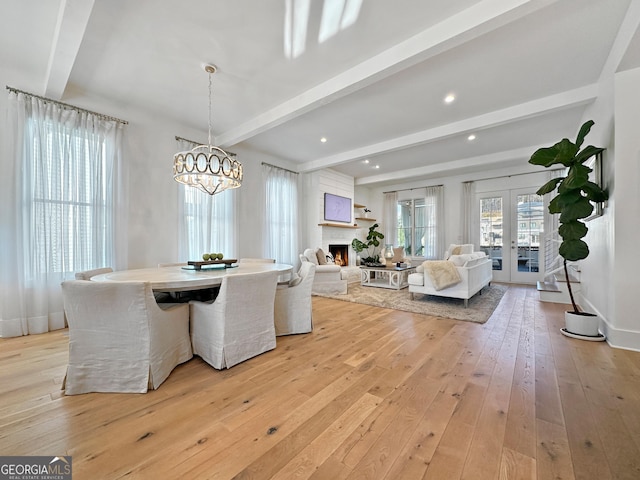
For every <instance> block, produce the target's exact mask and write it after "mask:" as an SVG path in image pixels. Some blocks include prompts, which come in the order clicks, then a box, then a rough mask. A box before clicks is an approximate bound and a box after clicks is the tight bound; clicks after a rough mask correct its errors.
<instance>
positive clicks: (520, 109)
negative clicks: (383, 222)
mask: <svg viewBox="0 0 640 480" xmlns="http://www.w3.org/2000/svg"><path fill="white" fill-rule="evenodd" d="M598 90H599V85H598V84H591V85H587V86H586V87H581V88H576V89H574V90H569V91H566V92H562V93H558V94H555V95H549V96H548V97H544V98H539V99H536V100H532V101H530V102H525V103H521V104H519V105H514V106H511V107H507V108H503V109H501V110H495V111H493V112H489V113H485V114H482V115H478V116H476V117H471V118H467V119H464V120H460V121H458V122H453V123H449V124H446V125H441V126H438V127H434V128H430V129H427V130H422V131H420V132H415V133H412V134H409V135H404V136H401V137H396V138H392V139H390V140H385V141H383V142H378V143H374V144H371V145H365V146H363V147H359V148H356V149H353V150H348V151H345V152H340V153H338V154H335V155H331V156H328V157H324V158H320V159H317V160H312V161H310V162H306V163H303V164H301V165H300V166H299V167H298V171H299V172H310V171H313V170H320V169H322V168H329V167H333V166H336V165H340V164H343V163H347V162H352V161H354V160H359V159H364V158H367V157H371V156H374V155H378V154H381V153H389V152H393V151H395V150H401V149H404V148H409V147H414V146H417V145H423V144H426V143H432V142H435V141H438V140H443V139H445V138H448V137H453V136H456V135H463V134H467V133H471V132H478V131H480V130H482V129H486V128H491V127H497V126H500V125H504V124H506V123H510V122H514V121H519V120H524V119H527V118H531V117H534V116H537V115H542V114H545V113H550V112H554V111H559V110H565V109H568V108H573V107H576V106H579V105H586V104H588V103H591V102H593V101H594V100H595V99H596V98H597V96H598Z"/></svg>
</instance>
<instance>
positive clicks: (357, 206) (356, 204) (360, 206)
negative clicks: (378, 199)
mask: <svg viewBox="0 0 640 480" xmlns="http://www.w3.org/2000/svg"><path fill="white" fill-rule="evenodd" d="M365 207H366V205H360V204H359V203H354V204H353V208H365Z"/></svg>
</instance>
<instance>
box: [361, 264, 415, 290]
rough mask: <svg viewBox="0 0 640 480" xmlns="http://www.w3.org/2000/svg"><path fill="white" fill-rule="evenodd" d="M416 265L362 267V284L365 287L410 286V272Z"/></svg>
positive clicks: (391, 287) (396, 287) (392, 287)
mask: <svg viewBox="0 0 640 480" xmlns="http://www.w3.org/2000/svg"><path fill="white" fill-rule="evenodd" d="M415 271H416V267H396V266H393V267H387V266H381V267H363V266H361V267H360V285H362V286H363V287H379V288H390V289H392V290H401V289H403V288H407V287H408V286H409V274H410V273H414V272H415Z"/></svg>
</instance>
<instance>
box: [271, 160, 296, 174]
mask: <svg viewBox="0 0 640 480" xmlns="http://www.w3.org/2000/svg"><path fill="white" fill-rule="evenodd" d="M262 165H268V166H270V167H274V168H279V169H280V170H284V171H285V172H290V173H295V174H296V175H298V174H299V172H294V171H293V170H289V169H288V168H282V167H279V166H278V165H272V164H271V163H267V162H262Z"/></svg>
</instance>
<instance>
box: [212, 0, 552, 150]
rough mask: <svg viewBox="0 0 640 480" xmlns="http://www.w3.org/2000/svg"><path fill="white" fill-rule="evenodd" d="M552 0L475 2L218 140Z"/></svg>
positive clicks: (356, 86) (300, 110) (301, 109)
mask: <svg viewBox="0 0 640 480" xmlns="http://www.w3.org/2000/svg"><path fill="white" fill-rule="evenodd" d="M556 1H557V0H483V1H481V2H478V3H476V4H475V5H473V6H472V7H470V8H468V9H465V10H463V11H462V12H460V13H458V14H457V15H453V16H452V17H450V18H448V19H446V20H443V21H442V22H440V23H438V24H436V25H433V26H432V27H430V28H428V29H426V30H424V31H423V32H420V33H418V34H417V35H414V36H413V37H411V38H409V39H407V40H405V41H403V42H401V43H399V44H397V45H395V46H393V47H391V48H389V49H388V50H385V51H384V52H382V53H380V54H378V55H376V56H374V57H372V58H370V59H368V60H366V61H364V62H362V63H360V64H359V65H356V66H355V67H353V68H351V69H349V70H346V71H345V72H343V73H341V74H339V75H337V76H335V77H333V78H331V79H329V80H327V81H325V82H323V83H321V84H319V85H317V86H316V87H314V88H311V89H309V90H307V91H306V92H304V93H302V94H300V95H297V96H296V97H293V98H291V99H289V100H287V101H286V102H283V103H281V104H280V105H278V106H276V107H274V108H272V109H271V110H268V111H266V112H264V113H262V114H260V115H258V116H256V117H255V118H253V119H252V120H250V121H248V122H246V123H244V124H242V125H239V126H238V127H235V128H232V129H230V130H228V131H226V132H223V133H221V134H220V135H218V136H217V137H216V144H218V145H222V146H230V145H234V144H236V143H238V142H241V141H243V140H246V139H248V138H251V137H253V136H255V135H258V134H260V133H262V132H264V131H266V130H268V129H270V128H274V127H276V126H278V125H281V124H282V123H285V122H287V121H290V120H292V119H294V118H296V117H298V116H300V115H303V114H305V113H307V112H309V111H312V110H314V109H316V108H318V107H321V106H322V105H326V104H327V103H330V102H333V101H334V100H337V99H339V98H341V97H344V96H346V95H348V94H351V93H353V92H355V91H358V90H360V89H362V88H364V87H366V86H368V85H371V84H373V83H375V82H378V81H380V80H382V79H384V78H386V77H389V76H391V75H393V74H395V73H397V72H399V71H401V70H404V69H406V68H409V67H411V66H413V65H415V64H417V63H419V62H423V61H425V60H427V59H428V58H431V57H434V56H435V55H438V54H440V53H442V52H444V51H447V50H451V49H453V48H455V47H457V46H459V45H462V44H464V43H466V42H468V41H470V40H473V39H475V38H478V37H480V36H482V35H484V34H486V33H488V32H491V31H493V30H496V29H498V28H500V27H502V26H504V25H506V24H508V23H511V22H513V21H515V20H517V19H520V18H522V17H525V16H527V15H529V14H531V13H532V12H534V11H537V10H539V9H541V8H543V7H545V6H547V5H549V4H551V3H554V2H556Z"/></svg>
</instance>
